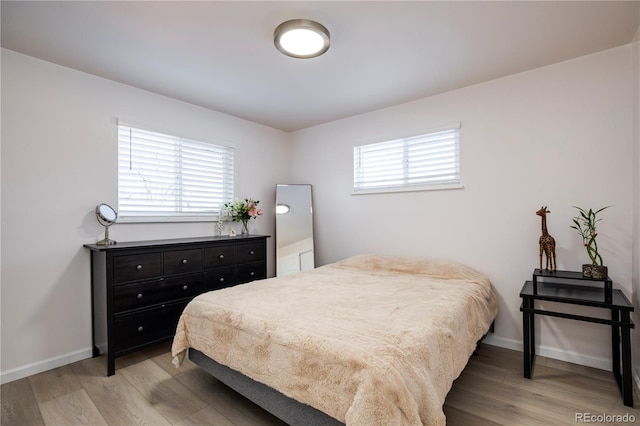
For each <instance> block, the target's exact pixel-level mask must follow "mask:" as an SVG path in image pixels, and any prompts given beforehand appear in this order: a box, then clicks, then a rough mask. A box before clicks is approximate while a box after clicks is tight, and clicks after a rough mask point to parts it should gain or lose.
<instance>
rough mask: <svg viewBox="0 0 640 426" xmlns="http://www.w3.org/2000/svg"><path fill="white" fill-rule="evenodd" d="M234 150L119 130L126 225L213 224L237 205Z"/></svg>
mask: <svg viewBox="0 0 640 426" xmlns="http://www.w3.org/2000/svg"><path fill="white" fill-rule="evenodd" d="M233 174H234V169H233V148H230V147H226V146H220V145H214V144H210V143H205V142H198V141H193V140H188V139H184V138H179V137H175V136H170V135H165V134H162V133H156V132H151V131H148V130H142V129H137V128H134V127H130V126H127V125H123V124H120V125H118V214H119V216H120V218H121V219H122V220H123V221H139V222H159V221H166V222H170V221H198V220H214V218H215V217H216V216H217V215H218V214H219V212H220V206H221V205H222V204H223V203H225V202H229V201H231V200H232V199H233Z"/></svg>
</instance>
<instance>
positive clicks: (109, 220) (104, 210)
mask: <svg viewBox="0 0 640 426" xmlns="http://www.w3.org/2000/svg"><path fill="white" fill-rule="evenodd" d="M96 218H97V219H98V222H99V223H100V225H102V226H104V239H102V240H100V241H98V242H97V243H96V244H98V245H101V246H110V245H113V244H115V243H116V242H115V241H114V240H111V239H109V227H110V226H111V225H113V224H114V223H116V219H117V218H118V213H117V212H116V211H115V210H114V209H113V208H112V207H111V206H110V205H109V204H105V203H101V204H98V205H97V206H96Z"/></svg>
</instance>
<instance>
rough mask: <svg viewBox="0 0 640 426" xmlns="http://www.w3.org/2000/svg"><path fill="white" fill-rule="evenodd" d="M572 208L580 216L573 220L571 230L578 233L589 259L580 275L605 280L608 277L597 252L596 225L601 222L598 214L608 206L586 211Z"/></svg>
mask: <svg viewBox="0 0 640 426" xmlns="http://www.w3.org/2000/svg"><path fill="white" fill-rule="evenodd" d="M573 207H574V208H576V209H578V212H579V213H580V215H579V216H576V217H574V218H573V225H571V228H573V229H575V230H576V231H578V233H579V234H580V236H581V237H582V243H583V244H584V246H585V248H586V249H587V255H588V256H589V259H591V263H587V264H584V265H582V275H583V276H585V277H588V278H595V279H605V278H607V276H608V271H607V267H606V266H604V265H603V261H602V256H601V255H600V253H599V252H598V243H597V242H596V237H597V236H598V233H597V232H596V223H598V222H600V221H601V220H602V219H599V218H597V215H598V213H600V212H601V211H603V210H604V209H606V208H609V207H610V206H607V207H602V208H601V209H598V210H593V209H589V210H586V209H583V208H581V207H576V206H573Z"/></svg>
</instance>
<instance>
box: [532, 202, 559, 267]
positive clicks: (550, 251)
mask: <svg viewBox="0 0 640 426" xmlns="http://www.w3.org/2000/svg"><path fill="white" fill-rule="evenodd" d="M547 213H551V212H550V211H549V210H547V206H543V207H542V208H541V209H540V210H538V211H537V212H536V214H537V215H538V216H540V217H541V218H542V235H541V236H540V269H542V253H544V254H545V255H546V256H547V266H546V269H547V270H549V271H555V269H556V240H554V239H553V237H552V236H551V235H549V232H548V231H547ZM549 264H551V267H549Z"/></svg>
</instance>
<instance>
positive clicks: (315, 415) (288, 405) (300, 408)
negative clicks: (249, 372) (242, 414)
mask: <svg viewBox="0 0 640 426" xmlns="http://www.w3.org/2000/svg"><path fill="white" fill-rule="evenodd" d="M189 359H190V360H191V361H193V362H194V363H195V364H197V365H198V366H199V367H200V368H202V369H203V370H205V371H206V372H207V373H209V374H211V375H212V376H213V377H215V378H216V379H218V380H220V381H221V382H222V383H224V384H225V385H227V386H229V387H230V388H231V389H233V390H235V391H236V392H238V393H239V394H241V395H242V396H244V397H245V398H247V399H248V400H250V401H252V402H254V403H255V404H257V405H259V406H260V407H262V408H264V409H265V410H267V411H268V412H270V413H271V414H273V415H274V416H276V417H278V418H279V419H281V420H282V421H284V422H286V423H287V424H290V425H292V426H298V425H299V426H338V425H342V426H344V423H342V422H340V421H338V420H336V419H334V418H333V417H330V416H329V415H327V414H325V413H323V412H322V411H320V410H317V409H315V408H313V407H311V406H309V405H306V404H303V403H301V402H298V401H296V400H295V399H292V398H289V397H288V396H286V395H284V394H282V393H280V392H278V391H277V390H275V389H273V388H271V387H269V386H267V385H265V384H262V383H260V382H256V381H255V380H253V379H250V378H249V377H247V376H245V375H244V374H241V373H239V372H237V371H236V370H233V369H231V368H229V367H227V366H225V365H222V364H219V363H217V362H216V361H214V360H212V359H211V358H209V357H208V356H206V355H205V354H203V353H202V352H200V351H197V350H195V349H193V348H189Z"/></svg>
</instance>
